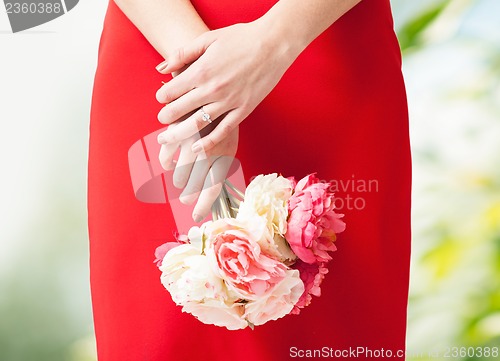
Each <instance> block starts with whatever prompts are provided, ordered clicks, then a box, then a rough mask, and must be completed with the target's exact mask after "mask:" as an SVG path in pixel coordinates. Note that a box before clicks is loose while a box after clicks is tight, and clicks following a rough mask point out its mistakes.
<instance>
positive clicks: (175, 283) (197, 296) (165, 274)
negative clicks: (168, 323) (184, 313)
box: [160, 244, 234, 305]
mask: <svg viewBox="0 0 500 361" xmlns="http://www.w3.org/2000/svg"><path fill="white" fill-rule="evenodd" d="M160 271H162V275H161V283H162V284H163V286H165V288H166V289H167V290H168V291H169V292H170V294H171V295H172V299H173V301H174V302H175V303H176V304H177V305H185V304H186V302H189V301H197V302H202V301H204V300H206V299H220V300H223V301H224V300H229V299H231V298H234V297H232V296H231V295H230V294H229V291H228V289H227V287H226V285H225V283H224V282H223V280H222V279H221V278H220V277H218V276H217V275H216V274H215V273H214V272H213V271H212V269H211V267H210V265H209V262H208V259H207V257H206V256H205V255H202V254H201V250H200V248H198V247H196V246H194V245H191V244H183V245H180V246H177V247H175V248H173V249H171V250H170V251H169V252H168V253H167V254H166V255H165V257H164V258H163V262H162V265H161V266H160Z"/></svg>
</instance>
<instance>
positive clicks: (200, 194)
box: [159, 121, 238, 222]
mask: <svg viewBox="0 0 500 361" xmlns="http://www.w3.org/2000/svg"><path fill="white" fill-rule="evenodd" d="M181 124H182V121H180V122H177V123H173V124H171V125H169V127H168V129H167V131H174V130H175V129H176V128H177V127H179V126H180V125H181ZM214 126H215V123H214V124H212V125H211V126H209V127H206V128H205V129H204V130H203V131H202V134H201V136H202V135H203V134H206V132H208V131H211V129H212V128H213V127H214ZM199 138H200V134H196V135H193V136H191V137H189V138H188V139H185V140H183V141H181V142H179V143H169V144H162V145H161V148H160V154H159V160H160V163H161V165H162V167H163V168H164V169H165V170H172V169H174V172H173V184H174V186H175V187H176V188H180V189H183V191H182V193H181V194H180V197H179V200H180V201H181V203H184V204H192V203H194V202H195V201H196V200H197V202H196V205H195V206H194V209H193V214H192V217H193V220H194V221H195V222H200V221H201V220H202V219H203V218H205V217H206V216H207V215H208V214H209V213H210V210H211V207H212V204H213V203H214V202H215V200H216V199H217V197H218V196H219V194H220V191H221V189H222V185H223V184H224V181H225V180H226V177H227V174H228V172H229V169H230V167H231V165H232V163H233V161H234V155H235V154H236V149H237V148H238V127H236V128H235V129H233V131H232V132H231V133H230V134H229V135H228V136H227V137H226V138H225V139H224V140H223V141H222V142H220V143H219V144H217V145H216V146H215V147H213V148H212V149H210V150H209V151H207V152H201V153H200V154H194V153H193V152H192V151H191V146H192V144H193V143H194V142H195V141H196V140H198V139H199ZM178 148H180V153H179V158H178V159H177V160H176V161H174V155H175V153H176V152H177V149H178Z"/></svg>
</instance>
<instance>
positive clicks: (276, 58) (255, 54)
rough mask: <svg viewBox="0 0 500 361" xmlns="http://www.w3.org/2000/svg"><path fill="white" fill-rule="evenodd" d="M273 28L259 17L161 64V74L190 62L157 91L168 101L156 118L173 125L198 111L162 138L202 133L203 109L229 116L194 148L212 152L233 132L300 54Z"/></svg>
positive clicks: (196, 42)
mask: <svg viewBox="0 0 500 361" xmlns="http://www.w3.org/2000/svg"><path fill="white" fill-rule="evenodd" d="M270 29H272V25H269V24H266V23H264V22H261V21H259V20H257V21H254V22H252V23H246V24H236V25H232V26H229V27H226V28H222V29H218V30H214V31H210V32H207V33H204V34H203V35H201V36H199V37H198V38H197V39H196V40H194V42H192V43H191V44H190V45H188V46H185V47H183V48H180V49H179V50H177V52H175V53H174V54H172V55H171V56H168V57H167V59H166V60H165V62H164V63H162V64H160V65H159V66H158V68H157V69H158V71H159V72H160V73H162V74H168V73H172V72H175V71H178V70H179V69H183V68H185V67H186V66H187V67H186V68H185V70H183V71H182V72H181V73H180V74H179V75H178V76H176V77H175V78H173V79H172V80H171V81H169V82H168V83H166V84H165V85H163V86H162V87H161V88H160V89H159V90H158V92H157V94H156V98H157V100H158V101H159V102H160V103H164V104H166V105H165V107H163V109H161V111H160V112H159V114H158V120H159V121H160V122H161V123H163V124H172V123H175V122H176V121H178V120H179V119H180V118H182V117H183V116H186V114H188V113H190V112H193V111H194V113H193V114H192V115H191V116H189V117H188V118H187V119H186V120H184V121H182V122H180V123H179V124H178V125H177V126H176V127H175V128H174V129H168V130H167V131H165V132H164V133H162V134H160V136H159V137H158V141H159V142H160V143H162V144H166V143H177V142H181V141H183V140H185V139H189V138H190V137H191V136H193V135H194V134H196V133H198V132H199V131H200V130H201V129H203V128H204V127H206V126H207V125H208V124H209V121H207V119H203V114H204V113H206V114H208V115H209V116H210V119H217V118H219V117H220V116H221V115H225V116H224V119H223V120H222V121H221V122H220V123H219V124H218V125H217V126H216V127H215V129H214V130H213V131H212V132H210V133H208V134H207V135H205V136H204V137H203V138H201V139H199V140H198V141H196V142H195V143H194V144H193V145H192V151H193V152H194V153H200V152H201V151H202V150H205V151H208V150H209V149H211V148H213V147H215V146H216V145H217V144H219V143H220V142H222V141H223V140H224V139H225V138H226V137H228V136H229V135H230V134H232V132H233V130H234V129H235V128H236V127H237V126H238V125H239V124H240V123H241V122H242V121H243V120H244V119H245V118H246V117H247V116H248V115H249V114H250V113H251V112H252V111H253V110H254V109H255V108H256V107H257V105H258V104H259V103H260V102H261V101H262V100H263V99H264V98H265V97H266V96H267V95H268V94H269V93H270V92H271V90H272V89H273V88H274V87H275V86H276V84H277V83H278V81H279V80H280V79H281V77H282V76H283V74H284V73H285V71H286V70H287V69H288V67H289V66H290V65H291V64H292V62H293V61H294V60H295V58H296V57H297V56H298V54H299V53H300V50H299V49H297V48H296V45H294V44H293V43H292V42H290V41H285V39H278V38H279V37H277V36H272V35H271V34H272V31H271V30H270ZM198 109H203V111H196V110H198Z"/></svg>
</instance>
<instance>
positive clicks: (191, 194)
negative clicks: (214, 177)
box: [179, 155, 211, 204]
mask: <svg viewBox="0 0 500 361" xmlns="http://www.w3.org/2000/svg"><path fill="white" fill-rule="evenodd" d="M210 166H211V163H210V160H209V159H207V158H206V156H204V155H199V156H198V157H197V158H196V161H195V163H194V165H193V169H192V170H191V174H190V175H189V180H188V182H187V184H186V187H185V188H184V190H183V191H182V193H181V195H180V196H179V200H180V202H181V203H183V204H192V203H193V202H194V201H196V199H197V198H198V195H199V194H200V192H201V190H202V188H203V183H204V181H205V178H206V176H207V173H208V171H209V170H210Z"/></svg>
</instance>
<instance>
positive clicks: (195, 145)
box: [191, 143, 201, 153]
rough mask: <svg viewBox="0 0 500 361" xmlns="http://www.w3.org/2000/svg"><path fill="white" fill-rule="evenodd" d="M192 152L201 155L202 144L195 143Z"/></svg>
mask: <svg viewBox="0 0 500 361" xmlns="http://www.w3.org/2000/svg"><path fill="white" fill-rule="evenodd" d="M191 150H192V151H193V153H199V152H201V145H200V143H194V144H193V146H192V147H191Z"/></svg>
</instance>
